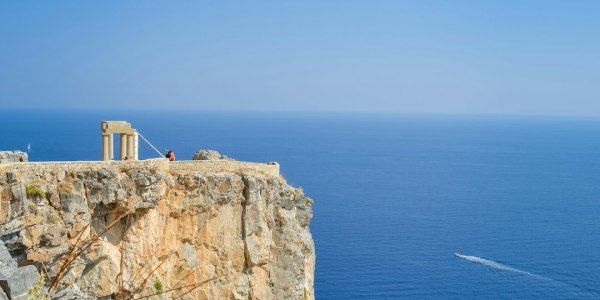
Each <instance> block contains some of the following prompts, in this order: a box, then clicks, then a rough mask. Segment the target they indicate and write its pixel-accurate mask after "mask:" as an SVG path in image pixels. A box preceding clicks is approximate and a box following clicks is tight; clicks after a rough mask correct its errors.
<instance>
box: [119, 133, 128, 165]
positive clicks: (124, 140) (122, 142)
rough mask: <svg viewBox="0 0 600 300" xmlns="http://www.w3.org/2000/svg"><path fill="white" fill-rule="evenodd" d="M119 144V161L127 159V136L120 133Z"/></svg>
mask: <svg viewBox="0 0 600 300" xmlns="http://www.w3.org/2000/svg"><path fill="white" fill-rule="evenodd" d="M119 143H120V145H119V150H120V151H119V155H120V157H119V159H121V160H125V157H127V134H124V133H121V135H120V140H119Z"/></svg>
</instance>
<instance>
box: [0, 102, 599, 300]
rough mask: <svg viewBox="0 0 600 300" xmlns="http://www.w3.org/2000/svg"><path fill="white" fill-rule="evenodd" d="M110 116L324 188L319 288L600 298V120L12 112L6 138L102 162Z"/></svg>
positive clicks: (328, 292) (318, 197) (318, 217)
mask: <svg viewBox="0 0 600 300" xmlns="http://www.w3.org/2000/svg"><path fill="white" fill-rule="evenodd" d="M104 119H116V120H119V119H126V120H128V121H131V122H133V124H134V127H136V128H137V129H138V130H139V131H140V132H141V133H142V134H143V135H144V136H145V137H146V138H148V139H149V140H150V141H151V142H153V143H154V144H155V145H156V146H157V147H159V148H160V149H161V150H162V149H166V148H173V149H174V150H175V152H176V154H177V157H178V158H179V159H184V158H190V157H191V156H192V154H193V153H194V152H195V151H196V150H197V149H200V148H205V149H217V150H219V151H220V152H222V153H224V154H227V155H229V156H232V157H235V158H237V159H239V160H249V161H270V160H275V161H278V162H279V163H281V166H282V173H283V175H284V176H285V177H286V178H287V179H288V181H289V182H290V183H291V184H293V185H296V186H302V187H303V188H304V191H305V192H306V193H307V194H308V195H309V196H311V197H313V198H314V199H315V204H314V213H315V217H314V219H313V221H312V223H311V225H310V226H311V231H312V233H313V237H314V239H315V243H316V248H317V270H316V287H315V288H316V296H317V298H318V299H598V298H600V284H599V283H600V184H599V183H600V121H598V120H584V119H558V118H530V119H527V118H483V117H425V116H423V117H415V116H391V115H336V114H315V115H308V114H241V113H239V114H237V113H178V112H136V113H132V112H89V111H62V112H59V111H54V112H52V111H46V112H43V111H33V112H32V111H16V110H15V111H3V112H2V117H1V118H0V132H1V134H0V137H1V139H0V148H2V149H25V148H26V147H27V144H31V147H32V151H31V152H30V158H31V160H32V161H42V160H96V159H98V158H99V157H100V136H99V122H100V121H101V120H104ZM15 124H17V125H18V126H15ZM140 147H141V149H140V157H141V158H149V157H154V156H156V155H155V154H154V153H153V151H152V150H151V149H150V147H148V146H145V145H143V144H142V142H141V141H140ZM117 149H118V148H117ZM455 253H457V254H460V255H458V256H457V255H455Z"/></svg>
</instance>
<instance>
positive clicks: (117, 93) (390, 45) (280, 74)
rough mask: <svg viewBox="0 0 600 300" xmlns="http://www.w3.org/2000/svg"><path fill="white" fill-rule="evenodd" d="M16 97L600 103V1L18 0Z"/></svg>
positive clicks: (480, 107) (65, 102)
mask: <svg viewBox="0 0 600 300" xmlns="http://www.w3.org/2000/svg"><path fill="white" fill-rule="evenodd" d="M0 106H1V107H7V108H8V107H14V108H57V109H63V108H76V109H81V108H84V109H85V108H90V109H141V108H143V109H164V110H208V111H213V110H219V111H221V110H222V111H229V110H235V111H301V112H313V111H314V112H392V113H433V114H438V113H440V114H446V113H450V114H524V115H584V116H600V1H595V0H594V1H584V0H581V1H567V0H565V1H555V0H544V1H532V0H523V1H511V0H500V1H493V0H486V1H479V0H472V1H461V0H452V1H449V0H444V1H442V0H438V1H431V0H415V1H408V0H407V1H401V0H392V1H385V0H377V1H367V0H364V1H354V0H327V1H316V0H315V1H275V0H273V1H260V0H257V1H223V0H197V1H2V2H0Z"/></svg>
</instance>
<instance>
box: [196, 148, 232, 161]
mask: <svg viewBox="0 0 600 300" xmlns="http://www.w3.org/2000/svg"><path fill="white" fill-rule="evenodd" d="M192 160H234V159H232V158H229V157H227V156H226V155H222V154H221V153H219V152H217V151H215V150H198V152H196V153H195V154H194V156H193V157H192Z"/></svg>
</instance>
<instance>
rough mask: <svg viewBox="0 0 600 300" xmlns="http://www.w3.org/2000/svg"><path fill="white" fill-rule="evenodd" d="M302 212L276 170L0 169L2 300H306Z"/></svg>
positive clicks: (181, 165) (119, 165)
mask: <svg viewBox="0 0 600 300" xmlns="http://www.w3.org/2000/svg"><path fill="white" fill-rule="evenodd" d="M309 202H312V201H311V200H310V199H309V198H307V197H305V196H304V195H303V192H302V190H300V189H295V188H293V187H291V186H290V185H288V184H287V183H286V182H285V180H284V179H283V178H282V177H281V176H280V175H279V166H278V165H276V164H274V165H267V164H256V163H247V162H237V161H182V162H168V161H167V160H166V159H156V160H146V161H112V162H56V163H8V164H1V165H0V238H1V240H2V241H3V243H4V247H6V249H7V250H8V253H6V250H2V249H3V247H2V245H1V244H2V243H0V286H1V287H2V289H0V299H2V298H3V297H5V296H3V294H4V293H2V292H5V293H6V294H7V296H11V297H13V299H18V298H19V297H26V295H25V296H24V295H23V287H24V286H27V288H29V287H30V286H31V284H32V282H31V281H32V279H31V278H30V277H31V276H32V275H31V274H33V273H36V274H37V272H40V273H42V274H48V276H49V279H47V280H46V287H45V288H46V289H47V288H48V286H51V288H50V295H51V296H52V298H53V299H111V298H113V299H134V298H140V297H144V296H151V297H149V298H150V299H171V298H180V299H307V298H308V299H313V298H314V296H313V295H314V293H313V276H314V267H315V265H314V264H315V253H314V244H313V240H312V237H311V234H310V232H309V228H308V224H309V222H310V219H311V217H312V209H311V204H310V203H309ZM3 251H4V252H3ZM2 253H4V255H3V254H2ZM8 254H9V255H10V257H8V256H9V255H8ZM3 257H4V260H3ZM11 259H12V261H10V260H11ZM15 262H16V264H15ZM33 267H35V269H33ZM36 271H37V272H36ZM23 274H29V275H23ZM11 276H12V278H13V281H12V282H11ZM28 276H29V277H28ZM14 278H20V280H21V281H19V282H16V283H15V281H14ZM27 278H29V279H27ZM34 279H35V280H37V278H34ZM165 291H166V293H162V294H160V292H165ZM19 293H20V295H21V296H19ZM10 294H12V295H10ZM153 294H158V295H154V296H152V295H153Z"/></svg>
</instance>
